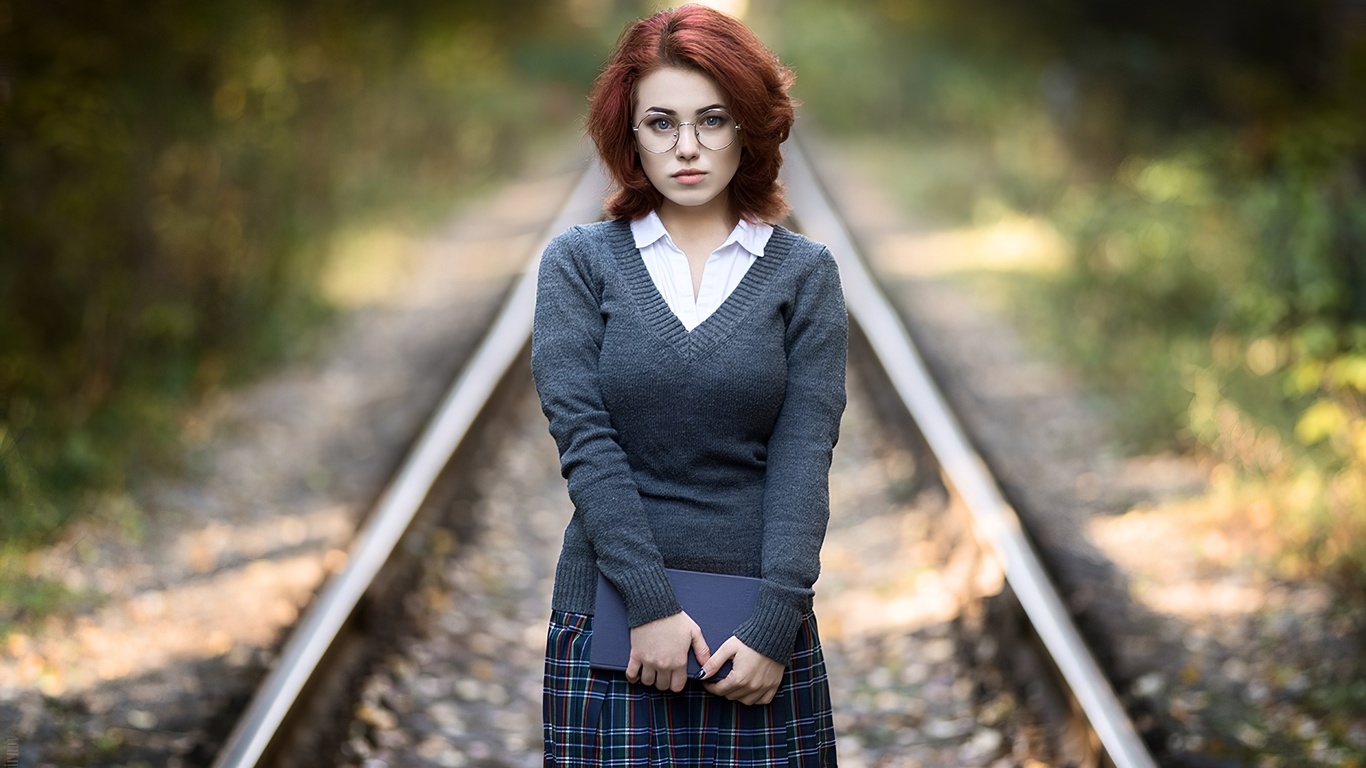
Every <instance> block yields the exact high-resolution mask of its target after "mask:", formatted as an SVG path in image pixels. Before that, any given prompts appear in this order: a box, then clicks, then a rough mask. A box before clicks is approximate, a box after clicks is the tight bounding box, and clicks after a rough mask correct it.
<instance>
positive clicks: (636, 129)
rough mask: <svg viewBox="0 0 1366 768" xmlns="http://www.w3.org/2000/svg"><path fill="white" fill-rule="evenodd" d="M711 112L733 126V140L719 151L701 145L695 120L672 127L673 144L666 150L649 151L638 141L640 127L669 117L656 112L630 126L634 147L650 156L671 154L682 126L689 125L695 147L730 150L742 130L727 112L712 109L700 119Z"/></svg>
mask: <svg viewBox="0 0 1366 768" xmlns="http://www.w3.org/2000/svg"><path fill="white" fill-rule="evenodd" d="M713 112H720V113H721V114H723V115H725V116H726V117H727V118H728V119H729V120H730V122H731V125H734V126H735V138H733V139H731V140H730V144H727V145H726V146H724V147H721V148H720V149H712V148H711V147H708V146H707V145H706V144H703V143H702V133H701V130H700V129H698V127H697V121H696V120H685V121H683V122H680V123H679V124H678V125H675V126H674V143H672V144H670V145H669V148H668V149H661V150H659V151H658V152H656V151H654V150H653V149H650V148H649V147H647V146H645V145H644V144H642V143H641V141H640V126H642V125H644V124H645V121H646V120H649V119H650V118H651V117H669V115H667V114H664V113H663V112H657V113H654V115H646V116H645V117H642V118H640V121H639V122H637V123H636V124H635V125H633V126H631V133H632V135H634V136H635V137H636V146H638V147H640V148H641V149H643V150H645V151H646V152H649V153H650V154H652V155H663V154H667V153H669V152H672V151H674V150H675V149H677V148H678V140H679V139H680V138H681V137H682V136H683V131H682V128H683V126H685V125H691V126H692V135H693V139H695V140H696V141H697V146H699V147H703V148H705V149H707V150H709V151H712V152H720V151H722V150H725V149H730V148H731V145H733V144H735V142H736V141H737V140H739V138H740V133H741V131H742V130H743V129H742V128H741V127H740V124H739V123H738V122H736V121H735V118H734V117H732V116H731V115H730V113H728V112H722V111H721V110H719V109H713V110H711V111H710V112H704V113H703V114H702V117H706V116H707V115H709V114H712V113H713Z"/></svg>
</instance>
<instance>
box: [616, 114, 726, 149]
mask: <svg viewBox="0 0 1366 768" xmlns="http://www.w3.org/2000/svg"><path fill="white" fill-rule="evenodd" d="M683 126H692V128H693V131H694V135H695V136H696V137H697V142H698V143H699V144H701V145H702V146H704V147H706V148H707V149H710V150H712V151H716V150H721V149H725V148H726V147H729V146H730V145H731V144H733V143H735V137H736V136H738V135H739V132H740V126H738V125H736V124H735V119H734V118H733V117H731V116H730V115H728V114H726V113H725V112H719V111H713V112H705V113H703V114H702V115H700V116H699V117H698V118H697V119H696V120H692V121H686V122H679V121H678V119H677V118H675V117H671V116H669V115H647V116H646V117H645V119H644V120H641V121H640V124H639V125H637V126H636V127H635V132H636V138H637V140H638V141H639V142H640V146H641V147H642V148H644V149H645V150H647V151H649V152H655V153H660V152H668V151H669V150H671V149H673V148H674V146H675V145H677V144H678V135H679V132H680V131H681V130H682V129H683Z"/></svg>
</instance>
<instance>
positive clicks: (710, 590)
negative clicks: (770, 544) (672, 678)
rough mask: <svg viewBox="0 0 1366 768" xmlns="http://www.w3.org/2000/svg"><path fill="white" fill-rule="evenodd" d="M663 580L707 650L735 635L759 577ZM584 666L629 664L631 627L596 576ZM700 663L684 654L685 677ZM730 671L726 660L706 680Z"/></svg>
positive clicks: (698, 575) (695, 575)
mask: <svg viewBox="0 0 1366 768" xmlns="http://www.w3.org/2000/svg"><path fill="white" fill-rule="evenodd" d="M666 572H667V573H668V575H669V582H670V583H671V584H673V588H674V595H675V596H676V597H677V598H678V604H679V605H681V606H683V612H684V613H686V614H688V616H690V617H692V620H693V621H695V622H697V626H699V627H701V628H702V636H703V637H705V638H707V647H708V648H710V649H711V650H712V651H713V652H715V651H716V649H718V648H720V647H721V644H722V643H724V642H726V641H727V640H729V639H730V636H731V635H733V634H735V630H737V629H739V628H740V625H741V624H744V623H745V622H746V621H748V620H749V617H750V614H752V613H753V612H754V603H755V601H756V600H758V599H759V585H760V584H762V583H763V581H762V580H761V579H756V578H753V577H750V576H730V575H727V574H724V573H702V572H700V571H683V570H679V569H676V568H668V569H666ZM588 660H589V664H590V665H591V666H593V667H594V668H596V669H615V670H622V671H624V670H625V669H626V664H627V662H629V661H630V660H631V628H630V626H629V625H628V624H627V623H626V604H625V603H623V602H622V600H621V593H620V592H618V591H617V588H616V587H615V586H613V585H612V582H610V581H608V580H607V578H606V577H605V576H603V575H602V573H601V572H599V573H598V594H597V607H596V608H595V610H594V612H593V636H592V638H591V639H590V640H589V645H588ZM701 670H702V665H701V664H698V663H697V658H696V657H695V656H693V655H692V653H691V652H689V653H688V677H697V674H698V672H700V671H701ZM728 672H730V663H729V662H727V663H726V665H725V667H723V668H722V669H721V670H720V671H719V672H718V673H717V674H716V675H714V676H713V677H712V678H710V679H714V680H720V679H721V678H722V677H725V676H726V674H727V673H728Z"/></svg>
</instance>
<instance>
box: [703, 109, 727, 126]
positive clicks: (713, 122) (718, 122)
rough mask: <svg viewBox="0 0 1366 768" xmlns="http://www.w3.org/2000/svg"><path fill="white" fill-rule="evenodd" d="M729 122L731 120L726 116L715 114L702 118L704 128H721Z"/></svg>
mask: <svg viewBox="0 0 1366 768" xmlns="http://www.w3.org/2000/svg"><path fill="white" fill-rule="evenodd" d="M728 120H729V118H728V117H727V116H726V115H722V114H718V113H715V112H713V113H711V114H708V115H703V116H702V127H703V128H720V127H721V126H723V125H725V124H726V123H727V122H728Z"/></svg>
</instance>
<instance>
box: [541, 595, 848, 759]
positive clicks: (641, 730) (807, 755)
mask: <svg viewBox="0 0 1366 768" xmlns="http://www.w3.org/2000/svg"><path fill="white" fill-rule="evenodd" d="M592 623H593V617H592V616H585V615H583V614H579V613H566V612H564V611H554V612H552V614H551V619H550V633H549V638H548V640H547V643H546V658H545V690H544V697H543V700H542V701H543V703H542V710H543V711H542V714H543V715H544V718H545V719H544V723H545V725H544V734H545V765H546V766H547V767H550V766H554V767H555V768H570V767H571V766H573V767H577V766H607V767H608V768H618V767H625V766H632V767H636V766H639V768H663V767H664V766H710V767H712V768H771V767H772V766H788V767H789V768H816V767H817V766H819V767H820V768H825V767H826V766H834V765H835V764H836V763H835V725H834V719H833V717H832V715H831V712H830V686H829V682H828V680H827V678H826V675H825V657H824V656H823V655H822V654H821V646H820V639H819V637H817V635H816V620H815V617H814V616H808V617H807V619H806V621H804V622H803V623H802V627H801V630H800V631H799V632H798V633H797V645H796V650H795V651H794V652H793V654H792V661H791V662H789V663H788V665H787V669H786V670H784V672H783V681H782V683H781V685H779V687H778V692H777V694H776V695H775V696H774V698H773V702H772V703H770V704H767V705H764V706H754V707H751V706H746V705H744V704H740V703H738V702H734V701H730V700H729V699H725V698H722V697H720V696H717V695H716V694H714V693H711V692H709V691H707V690H706V688H704V687H703V686H702V684H701V683H698V682H693V681H689V682H688V684H687V687H686V688H684V689H683V691H682V692H680V693H671V692H668V691H660V690H658V689H656V688H654V687H653V686H645V685H639V684H636V683H632V682H630V681H628V680H627V679H626V675H625V673H622V672H612V671H608V670H597V669H592V668H590V667H589V666H588V640H589V638H590V637H591V636H592V634H593V631H592Z"/></svg>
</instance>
